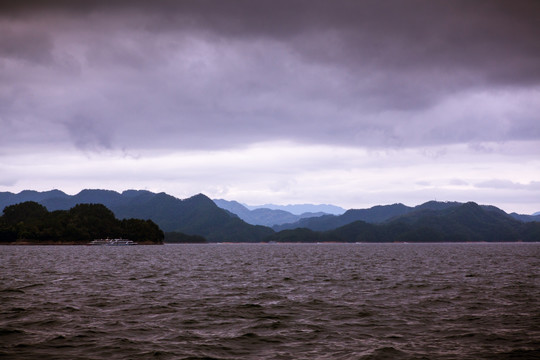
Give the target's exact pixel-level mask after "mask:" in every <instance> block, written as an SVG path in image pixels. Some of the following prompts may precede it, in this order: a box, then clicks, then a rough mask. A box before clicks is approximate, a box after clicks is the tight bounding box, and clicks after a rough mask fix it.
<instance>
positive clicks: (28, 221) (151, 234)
mask: <svg viewBox="0 0 540 360" xmlns="http://www.w3.org/2000/svg"><path fill="white" fill-rule="evenodd" d="M106 238H120V239H129V240H130V241H133V242H136V243H137V244H140V245H154V244H163V239H164V234H163V231H162V230H161V229H160V228H159V227H158V226H157V225H156V224H155V223H154V222H153V221H152V220H140V219H123V220H118V219H117V218H116V217H115V215H114V213H113V212H112V211H111V210H109V209H108V208H107V207H105V206H104V205H102V204H78V205H76V206H74V207H73V208H71V209H69V210H56V211H52V212H49V211H48V210H47V208H46V207H45V206H43V205H40V204H38V203H37V202H34V201H27V202H23V203H20V204H16V205H10V206H6V207H5V209H4V213H3V215H2V216H1V217H0V244H20V245H87V244H90V243H91V242H92V241H93V240H95V239H106Z"/></svg>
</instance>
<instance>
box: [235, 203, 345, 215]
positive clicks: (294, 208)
mask: <svg viewBox="0 0 540 360" xmlns="http://www.w3.org/2000/svg"><path fill="white" fill-rule="evenodd" d="M244 206H245V207H246V208H247V209H248V210H256V209H270V210H283V211H287V212H289V213H291V214H293V215H302V214H305V213H325V214H332V215H341V214H343V213H344V212H345V209H343V208H341V207H339V206H335V205H330V204H319V205H315V204H289V205H275V204H265V205H244Z"/></svg>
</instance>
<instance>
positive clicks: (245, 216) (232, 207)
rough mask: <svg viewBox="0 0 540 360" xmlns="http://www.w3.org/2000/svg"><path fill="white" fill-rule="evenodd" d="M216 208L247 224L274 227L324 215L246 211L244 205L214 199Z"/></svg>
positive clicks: (281, 211) (260, 209) (268, 210)
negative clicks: (234, 215) (236, 216)
mask: <svg viewBox="0 0 540 360" xmlns="http://www.w3.org/2000/svg"><path fill="white" fill-rule="evenodd" d="M214 202H215V203H216V205H217V206H219V207H220V208H222V209H225V210H227V211H230V212H231V213H233V214H236V215H238V217H240V219H242V220H244V221H245V222H247V223H248V224H252V225H263V226H270V227H271V226H274V225H280V224H285V223H293V222H296V221H298V220H300V219H304V218H310V217H318V216H323V215H326V214H325V213H323V212H317V213H311V212H308V213H303V214H300V215H295V214H292V213H290V212H288V211H285V210H276V209H266V208H256V209H253V210H250V209H248V208H247V207H246V206H245V205H242V204H240V203H239V202H237V201H228V200H223V199H214Z"/></svg>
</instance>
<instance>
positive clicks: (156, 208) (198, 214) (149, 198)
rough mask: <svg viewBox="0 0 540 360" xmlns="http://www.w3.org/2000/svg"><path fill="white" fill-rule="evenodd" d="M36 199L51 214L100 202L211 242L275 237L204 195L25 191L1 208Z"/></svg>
mask: <svg viewBox="0 0 540 360" xmlns="http://www.w3.org/2000/svg"><path fill="white" fill-rule="evenodd" d="M21 199H22V201H27V200H32V199H35V200H33V201H36V202H38V203H40V204H41V205H44V206H45V207H46V208H47V209H49V210H50V211H54V210H67V209H70V208H72V207H73V206H75V205H77V204H88V203H100V204H103V205H105V206H106V207H107V208H109V209H110V210H111V211H112V212H113V213H114V214H115V216H116V217H118V218H120V219H124V218H137V219H150V220H152V221H154V222H155V223H156V224H157V225H158V226H159V227H160V228H161V229H162V230H163V231H165V232H181V233H185V234H188V235H199V236H202V237H204V238H206V239H207V240H208V241H214V242H222V241H231V242H258V241H263V240H264V239H265V238H266V237H268V236H269V235H271V234H273V230H272V229H270V228H267V227H263V226H254V225H250V224H247V223H245V222H244V221H242V220H241V219H240V218H238V217H237V216H236V215H234V214H232V213H230V212H228V211H226V210H223V209H221V208H219V207H218V206H216V204H215V203H214V202H213V201H212V200H211V199H209V198H208V197H206V196H205V195H203V194H198V195H195V196H193V197H190V198H188V199H185V200H180V199H178V198H175V197H173V196H170V195H167V194H165V193H158V194H156V193H153V192H150V191H144V190H140V191H138V190H127V191H124V192H122V193H118V192H116V191H110V190H83V191H81V192H80V193H78V194H76V195H73V196H70V195H67V194H65V193H63V192H61V191H58V190H53V191H48V192H36V191H23V192H21V193H19V194H12V193H0V208H3V206H6V205H11V204H15V203H18V202H21Z"/></svg>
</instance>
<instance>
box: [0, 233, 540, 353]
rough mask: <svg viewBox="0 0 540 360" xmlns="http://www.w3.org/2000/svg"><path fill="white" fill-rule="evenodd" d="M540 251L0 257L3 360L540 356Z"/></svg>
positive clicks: (117, 250)
mask: <svg viewBox="0 0 540 360" xmlns="http://www.w3.org/2000/svg"><path fill="white" fill-rule="evenodd" d="M539 269H540V244H538V243H536V244H517V243H516V244H320V245H317V244H304V245H288V244H276V245H270V244H251V245H248V244H246V245H236V244H231V245H225V244H224V245H219V244H213V245H165V246H133V247H90V246H2V247H0V307H1V309H0V312H1V315H0V358H2V359H3V358H5V359H539V358H540V270H539Z"/></svg>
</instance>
